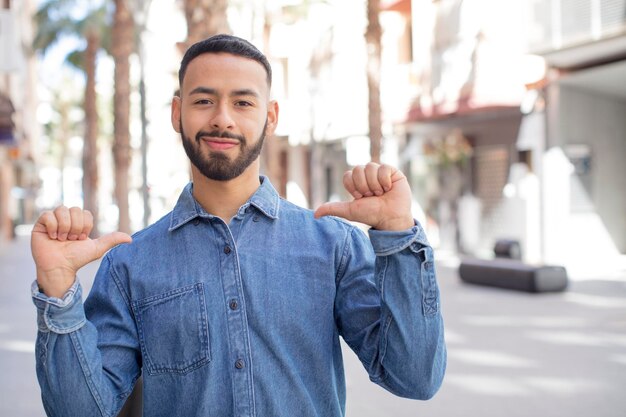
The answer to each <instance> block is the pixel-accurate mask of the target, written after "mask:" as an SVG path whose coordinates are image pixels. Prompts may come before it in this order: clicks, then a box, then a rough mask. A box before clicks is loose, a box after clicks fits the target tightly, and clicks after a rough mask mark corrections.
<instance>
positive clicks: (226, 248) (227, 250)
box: [224, 245, 230, 255]
mask: <svg viewBox="0 0 626 417" xmlns="http://www.w3.org/2000/svg"><path fill="white" fill-rule="evenodd" d="M224 253H225V254H226V255H228V254H229V253H230V246H228V245H227V246H225V247H224Z"/></svg>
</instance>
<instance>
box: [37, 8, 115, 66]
mask: <svg viewBox="0 0 626 417" xmlns="http://www.w3.org/2000/svg"><path fill="white" fill-rule="evenodd" d="M111 16H112V9H111V4H110V2H107V1H104V0H100V1H91V2H85V1H80V0H46V1H44V2H43V3H42V4H41V6H40V7H39V9H38V10H37V11H36V12H35V14H34V16H33V20H34V23H35V26H36V28H37V32H36V34H35V38H34V40H33V49H34V50H35V51H38V52H40V53H41V54H43V55H45V54H46V53H47V52H48V51H49V50H50V48H53V47H54V46H55V45H56V44H57V43H58V42H59V41H60V40H61V39H63V38H64V37H68V38H75V39H79V40H84V39H85V38H86V36H87V35H88V34H90V33H92V34H93V33H95V34H97V35H98V37H99V39H100V44H101V47H102V48H103V49H105V50H107V51H108V47H109V46H110V44H111V42H110V38H111V36H110V27H111V19H112V17H111ZM85 47H86V42H80V46H79V47H78V49H76V50H74V51H72V52H70V53H69V54H68V56H67V58H66V61H67V62H68V63H69V64H70V65H71V66H73V67H75V68H77V69H80V70H84V59H82V57H81V54H82V52H84V49H85Z"/></svg>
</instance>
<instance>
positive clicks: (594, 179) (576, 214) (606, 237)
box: [550, 86, 626, 253]
mask: <svg viewBox="0 0 626 417" xmlns="http://www.w3.org/2000/svg"><path fill="white" fill-rule="evenodd" d="M559 95H560V97H559V100H558V102H559V111H558V118H557V119H556V120H555V121H556V122H557V126H556V129H554V130H553V132H552V133H553V134H552V135H550V145H554V147H557V148H561V149H562V150H563V154H564V156H565V157H566V158H567V160H568V161H570V162H571V161H572V158H571V155H570V153H571V152H572V151H574V152H576V151H577V148H576V147H572V145H583V150H584V149H585V147H586V149H588V150H589V151H590V167H589V170H588V172H586V173H584V172H582V173H581V172H578V173H576V172H574V173H570V175H569V199H570V201H569V219H570V223H569V226H570V228H578V226H580V228H581V229H582V228H583V227H584V228H585V230H577V231H576V233H575V236H578V239H579V243H580V244H581V245H583V246H584V245H605V244H606V245H607V247H606V250H607V251H610V250H611V249H613V248H611V244H610V243H611V242H610V241H612V243H613V244H614V248H615V249H617V251H619V252H621V253H626V216H625V214H626V187H625V186H624V180H625V179H626V99H624V98H620V97H617V96H615V97H614V96H607V95H602V94H599V93H596V92H593V91H586V90H585V89H584V88H583V87H573V86H561V88H560V92H559ZM580 149H581V148H580V147H578V150H580ZM571 169H572V167H570V170H571ZM570 172H571V171H570ZM570 232H571V231H570ZM603 241H606V242H603Z"/></svg>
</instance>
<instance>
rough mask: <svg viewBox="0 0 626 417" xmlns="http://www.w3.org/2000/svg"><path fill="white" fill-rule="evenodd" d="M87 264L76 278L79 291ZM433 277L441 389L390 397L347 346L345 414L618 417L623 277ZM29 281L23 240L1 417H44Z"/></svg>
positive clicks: (625, 405) (7, 308)
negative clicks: (514, 282) (479, 282)
mask: <svg viewBox="0 0 626 417" xmlns="http://www.w3.org/2000/svg"><path fill="white" fill-rule="evenodd" d="M96 267H97V265H95V264H92V265H89V266H88V267H86V268H84V270H82V271H81V273H80V274H79V277H80V279H81V281H82V282H83V283H84V284H85V286H86V287H89V283H90V280H91V277H92V276H93V274H94V272H95V269H96ZM438 272H439V282H440V286H441V293H442V301H443V312H444V318H445V322H446V338H447V343H448V355H449V359H448V372H447V376H446V379H445V381H444V385H443V387H442V388H441V390H440V391H439V393H438V394H437V395H436V396H435V398H433V399H432V400H430V401H426V402H421V401H412V400H404V399H400V398H397V397H394V396H393V395H391V394H388V393H387V392H386V391H384V390H383V389H382V388H379V387H377V386H376V385H374V384H372V383H371V382H369V380H368V378H367V375H366V374H365V372H364V371H363V368H362V366H361V365H360V363H359V362H358V360H357V359H356V357H355V355H354V354H352V353H351V352H349V351H347V350H346V351H345V355H344V356H345V362H346V374H347V375H346V381H347V389H348V393H347V395H348V401H347V416H348V417H374V416H376V417H386V416H389V417H409V416H411V417H416V416H437V417H452V416H455V417H456V416H470V417H473V416H477V417H503V416H506V417H516V416H519V417H522V416H523V417H529V416H533V417H535V416H536V417H547V416H554V417H562V416H568V417H572V416H581V417H582V416H585V417H586V416H594V417H609V416H611V417H613V416H614V417H623V416H624V410H626V394H625V392H626V391H625V388H624V387H626V276H624V275H623V274H622V275H620V274H619V273H618V274H615V273H612V274H610V275H607V278H604V277H602V276H597V277H593V279H589V280H580V279H577V280H574V281H573V282H572V283H571V286H570V288H569V289H568V291H566V292H564V293H558V294H539V295H537V294H526V293H520V292H512V291H507V290H498V289H495V288H487V287H477V286H471V285H467V284H462V283H461V282H460V281H459V279H458V277H457V276H456V271H455V268H454V267H453V266H448V264H447V263H444V262H440V263H439V265H438ZM33 278H34V267H33V265H32V260H31V257H30V252H29V246H28V238H27V237H21V238H19V239H18V240H17V241H15V242H13V243H11V244H8V245H5V246H2V247H0V416H11V417H13V416H20V417H35V416H43V415H44V413H43V409H42V407H41V401H40V393H39V387H38V385H37V382H36V378H35V367H34V340H35V333H36V326H35V310H34V307H33V305H32V303H31V301H30V295H29V287H30V283H31V281H32V280H33ZM609 278H610V279H609ZM262 417H265V416H262Z"/></svg>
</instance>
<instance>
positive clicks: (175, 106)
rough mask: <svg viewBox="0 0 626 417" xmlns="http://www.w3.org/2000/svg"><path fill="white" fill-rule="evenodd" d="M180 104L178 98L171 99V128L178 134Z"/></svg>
mask: <svg viewBox="0 0 626 417" xmlns="http://www.w3.org/2000/svg"><path fill="white" fill-rule="evenodd" d="M181 105H182V103H181V102H180V97H178V96H174V97H173V98H172V107H171V110H172V127H173V128H174V130H175V131H176V132H178V133H180V107H181Z"/></svg>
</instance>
